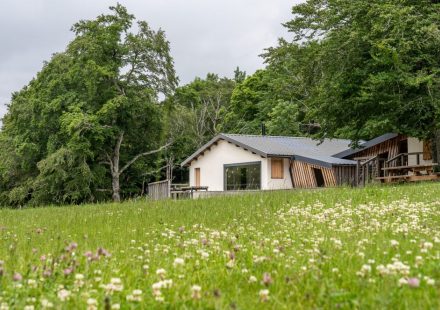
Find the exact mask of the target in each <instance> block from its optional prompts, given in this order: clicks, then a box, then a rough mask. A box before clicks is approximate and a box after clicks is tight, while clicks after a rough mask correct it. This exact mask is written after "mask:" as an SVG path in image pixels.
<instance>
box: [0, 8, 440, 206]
mask: <svg viewBox="0 0 440 310" xmlns="http://www.w3.org/2000/svg"><path fill="white" fill-rule="evenodd" d="M438 2H439V1H436V0H418V1H414V0H399V1H396V0H371V1H351V0H307V1H306V2H304V3H302V4H298V5H295V6H293V7H292V15H291V20H289V21H280V23H282V22H284V23H283V27H285V28H286V29H287V30H288V31H289V37H288V38H280V39H279V40H278V44H277V45H276V46H273V47H268V48H267V49H266V50H264V51H255V53H256V54H261V57H262V58H263V59H264V63H265V66H264V68H262V69H261V70H258V71H256V72H255V73H252V74H247V73H246V72H243V71H242V70H240V67H239V65H240V64H237V65H238V67H237V69H236V70H235V72H231V76H230V77H222V76H219V75H218V74H216V73H215V72H213V73H209V74H208V75H207V76H206V77H196V78H194V80H193V81H192V82H190V83H189V84H186V85H180V84H179V78H178V76H177V74H176V71H175V69H174V60H173V57H172V52H171V50H172V42H169V41H168V40H167V38H166V34H165V32H164V31H163V30H161V29H159V30H155V29H152V28H151V27H150V26H149V24H148V22H147V21H138V20H136V18H135V16H133V15H132V14H130V12H128V11H127V9H126V8H125V7H124V6H122V5H120V4H118V5H116V6H114V7H110V10H109V12H107V13H104V14H102V15H100V16H98V17H97V18H96V19H93V20H81V21H79V22H77V23H76V24H75V25H73V27H72V31H73V32H74V34H75V37H74V39H73V40H72V41H71V42H70V43H69V44H68V46H67V47H66V48H65V50H64V51H63V52H59V53H56V54H54V55H53V57H52V58H51V59H50V60H49V61H47V62H45V63H44V66H43V67H42V69H41V71H40V72H39V73H38V74H37V75H36V76H35V77H34V79H32V80H31V81H30V82H29V84H28V85H26V86H24V87H23V88H22V89H21V90H18V91H16V92H15V93H13V94H12V97H11V101H10V103H9V104H8V112H7V114H6V115H5V116H4V118H3V120H2V122H3V125H2V129H1V131H0V148H1V150H2V152H1V153H0V206H9V207H21V206H25V205H29V206H39V205H44V204H53V205H63V204H83V203H95V202H104V201H110V200H113V201H120V200H125V199H130V198H135V197H139V196H142V195H145V191H146V185H147V184H148V183H149V182H152V181H155V180H160V179H163V178H164V174H165V169H164V167H166V166H169V165H171V166H172V167H173V182H176V183H182V182H185V181H186V180H187V175H186V174H187V172H186V171H185V169H183V168H181V167H180V163H181V162H182V161H183V160H184V159H185V158H186V157H188V156H189V155H190V154H191V153H193V152H194V151H195V150H196V149H197V148H199V147H200V146H201V145H203V144H204V143H206V142H207V141H208V140H210V139H211V138H212V137H213V136H214V135H216V134H218V133H220V132H227V133H240V134H260V133H261V126H262V124H264V125H265V127H266V128H267V134H269V135H289V136H312V137H314V138H316V139H317V140H318V141H319V139H323V138H347V139H351V140H352V141H353V146H356V144H357V142H358V141H360V140H362V139H370V138H373V137H376V136H378V135H381V134H384V133H386V132H396V133H400V134H404V135H410V136H412V137H417V138H420V139H432V140H433V143H434V148H433V150H434V154H433V155H434V160H437V158H439V156H438V155H437V154H439V153H440V143H436V142H437V141H440V139H439V136H440V131H439V130H440V121H439V118H440V94H439V91H440V88H439V86H440V57H439V56H440V14H439V10H440V4H439V3H438Z"/></svg>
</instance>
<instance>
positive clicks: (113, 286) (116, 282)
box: [105, 278, 124, 294]
mask: <svg viewBox="0 0 440 310" xmlns="http://www.w3.org/2000/svg"><path fill="white" fill-rule="evenodd" d="M123 288H124V286H123V285H122V281H121V279H119V278H111V280H110V283H109V284H107V285H105V290H106V291H107V294H112V293H113V292H121V291H122V289H123Z"/></svg>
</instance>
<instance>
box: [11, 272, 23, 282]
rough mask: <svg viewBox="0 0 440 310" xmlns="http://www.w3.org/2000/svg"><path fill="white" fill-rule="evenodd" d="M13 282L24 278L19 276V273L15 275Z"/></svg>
mask: <svg viewBox="0 0 440 310" xmlns="http://www.w3.org/2000/svg"><path fill="white" fill-rule="evenodd" d="M12 280H13V281H15V282H18V281H21V280H23V276H22V275H21V274H19V273H18V272H16V273H14V276H13V277H12Z"/></svg>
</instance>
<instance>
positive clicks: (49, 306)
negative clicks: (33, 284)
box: [41, 299, 53, 309]
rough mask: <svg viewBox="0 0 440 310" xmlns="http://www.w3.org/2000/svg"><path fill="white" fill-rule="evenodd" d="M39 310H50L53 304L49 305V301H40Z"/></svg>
mask: <svg viewBox="0 0 440 310" xmlns="http://www.w3.org/2000/svg"><path fill="white" fill-rule="evenodd" d="M41 308H42V309H50V308H53V303H51V302H50V301H49V300H47V299H42V300H41Z"/></svg>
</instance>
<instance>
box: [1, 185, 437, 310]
mask: <svg viewBox="0 0 440 310" xmlns="http://www.w3.org/2000/svg"><path fill="white" fill-rule="evenodd" d="M439 194H440V184H435V183H430V184H419V185H408V186H399V187H371V188H365V189H348V188H342V189H326V190H312V191H282V192H271V193H261V194H252V195H243V196H234V197H221V198H212V199H205V200H194V201H190V200H187V201H162V202H157V203H155V202H150V201H146V200H141V201H135V202H126V203H123V204H105V205H104V204H102V205H85V206H72V207H45V208H38V209H23V210H7V209H5V210H0V309H8V308H9V309H34V308H35V309H41V308H42V309H45V308H51V307H53V308H56V309H71V308H81V309H119V308H120V309H131V308H133V309H151V308H159V309H160V308H168V309H169V308H183V309H189V308H191V309H192V308H217V309H225V308H226V309H230V308H232V309H235V308H236V309H258V308H261V309H310V308H313V309H316V308H322V309H334V308H342V309H347V308H363V309H364V308H367V309H381V308H388V309H438V308H439V307H440V195H439ZM33 307H34V308H33Z"/></svg>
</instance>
